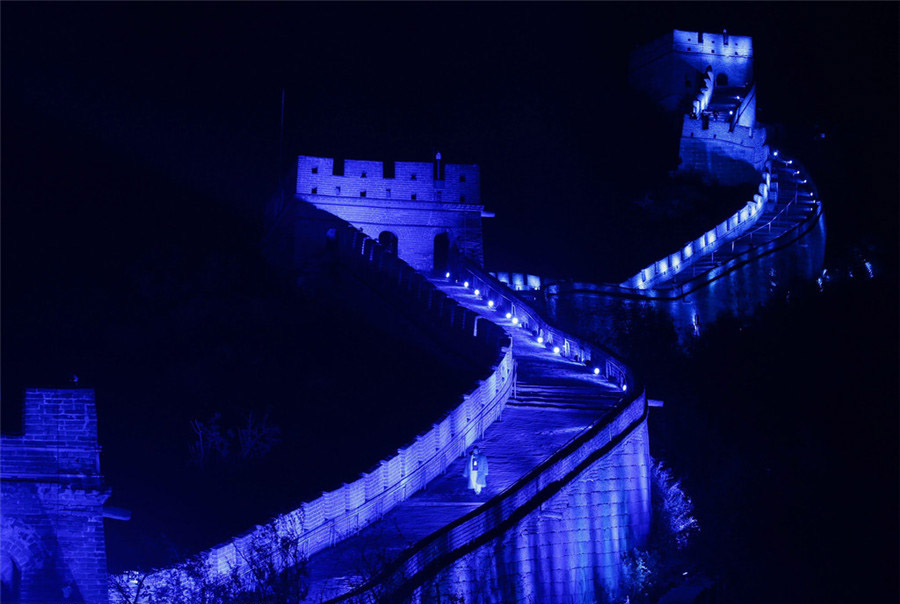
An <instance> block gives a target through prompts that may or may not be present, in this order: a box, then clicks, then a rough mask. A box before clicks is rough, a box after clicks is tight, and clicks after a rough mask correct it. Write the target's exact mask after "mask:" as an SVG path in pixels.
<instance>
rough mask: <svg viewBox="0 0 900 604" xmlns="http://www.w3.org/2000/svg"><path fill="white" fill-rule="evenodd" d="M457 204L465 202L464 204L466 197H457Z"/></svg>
mask: <svg viewBox="0 0 900 604" xmlns="http://www.w3.org/2000/svg"><path fill="white" fill-rule="evenodd" d="M459 202H460V203H465V202H466V196H465V195H460V196H459Z"/></svg>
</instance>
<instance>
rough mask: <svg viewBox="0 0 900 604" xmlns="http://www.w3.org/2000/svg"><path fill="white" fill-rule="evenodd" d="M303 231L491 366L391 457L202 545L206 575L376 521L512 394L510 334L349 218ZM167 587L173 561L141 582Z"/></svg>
mask: <svg viewBox="0 0 900 604" xmlns="http://www.w3.org/2000/svg"><path fill="white" fill-rule="evenodd" d="M295 203H303V202H300V201H295ZM285 220H286V222H285V224H283V225H282V226H281V229H280V230H277V231H276V232H280V233H281V234H282V235H284V236H286V237H289V238H290V237H293V236H296V234H295V231H294V230H293V229H291V228H290V225H291V224H292V222H291V221H290V220H287V219H285ZM311 229H312V231H311V233H315V232H319V235H320V237H321V241H320V242H318V245H320V246H321V247H322V248H324V249H325V251H326V253H328V254H332V255H334V257H335V258H337V259H339V260H340V261H341V262H342V263H343V264H344V265H345V266H346V267H347V268H348V270H350V271H351V272H353V273H355V274H356V275H357V276H358V277H359V278H360V280H362V281H363V282H365V283H366V284H367V285H368V286H370V287H372V288H374V289H375V290H376V291H378V292H379V293H380V294H381V295H382V296H384V297H385V298H386V299H388V300H389V301H391V302H393V303H394V304H396V305H398V306H399V307H401V308H403V309H404V310H405V311H407V312H408V313H409V316H410V317H411V318H412V319H413V320H415V321H416V322H418V323H425V322H427V323H429V324H430V325H431V326H432V327H433V328H435V329H438V330H440V331H442V332H446V333H449V334H450V335H449V340H450V341H455V342H456V343H457V344H458V343H460V342H463V343H465V345H467V346H468V348H469V349H470V350H473V349H478V348H485V347H487V348H488V349H491V350H493V351H494V352H495V354H496V363H495V365H494V366H493V367H492V368H491V370H490V374H489V375H488V376H487V378H486V379H484V380H482V381H481V382H479V384H478V386H477V387H476V388H475V389H473V390H472V391H471V392H469V393H468V394H466V395H465V396H463V401H462V403H460V405H458V406H457V407H456V408H455V409H453V410H452V411H451V412H449V413H448V414H446V415H445V416H444V417H443V418H441V419H440V420H439V421H438V422H437V423H435V424H434V426H433V428H432V429H431V430H429V431H427V432H425V433H423V434H420V435H418V436H417V437H415V439H414V440H413V441H412V442H411V443H410V444H409V445H408V446H406V447H403V448H401V449H398V451H397V455H395V456H393V457H391V458H390V459H386V460H383V461H382V462H381V463H379V464H378V465H377V466H376V467H374V468H372V469H370V470H369V471H368V472H363V473H362V474H361V475H360V476H359V478H358V479H357V480H355V481H353V482H352V483H349V484H344V485H343V486H342V487H340V488H339V489H336V490H334V491H330V492H324V493H322V496H321V497H319V498H317V499H315V500H313V501H310V502H306V503H303V504H301V505H300V506H299V507H298V508H297V509H295V510H293V511H291V512H288V513H286V514H283V515H280V516H278V517H276V518H274V519H271V520H270V521H269V522H268V523H267V524H266V525H265V526H263V527H257V528H256V529H253V530H251V531H248V532H247V533H245V534H243V535H239V536H236V537H235V538H234V539H233V540H231V541H229V542H227V543H223V544H221V545H218V546H216V547H213V548H211V549H210V550H207V551H206V552H203V553H202V554H201V557H202V559H203V561H204V565H205V572H206V575H207V577H208V578H216V577H222V578H224V577H226V576H227V575H229V574H230V573H231V572H232V569H235V568H236V569H237V571H238V573H239V574H241V575H246V574H247V573H249V572H250V569H249V568H247V567H246V560H247V557H246V556H245V555H242V553H243V552H247V551H249V550H250V549H251V548H253V547H257V546H258V545H259V544H260V537H259V536H260V535H271V534H274V535H276V536H279V537H280V536H284V535H290V536H291V537H292V538H297V539H298V540H299V544H300V548H301V552H302V554H303V555H305V556H309V555H312V554H314V553H315V552H318V551H321V550H322V549H325V548H327V547H330V546H331V545H334V544H335V543H337V542H338V541H340V540H341V539H344V538H346V537H348V536H350V535H352V534H354V533H356V532H357V531H359V530H361V529H362V528H364V527H366V526H368V525H369V524H371V523H373V522H376V521H377V520H379V519H380V518H381V517H382V516H383V515H384V514H385V513H387V512H388V511H389V510H390V509H391V508H392V507H394V506H395V505H397V504H398V503H400V502H401V501H404V500H405V499H407V498H408V497H410V496H411V495H412V494H413V493H415V492H416V491H418V490H420V489H422V488H424V487H425V485H426V484H428V482H430V481H431V480H432V479H434V478H435V477H437V476H438V475H439V474H441V473H442V472H443V471H444V470H445V469H446V468H447V467H448V466H449V465H450V464H451V463H453V462H454V461H455V460H456V459H457V458H458V457H459V456H460V455H463V454H464V453H465V451H466V449H467V448H468V447H470V446H471V445H472V444H473V443H474V442H475V441H476V440H477V439H478V438H480V437H481V435H482V434H483V432H484V430H485V429H487V427H488V426H490V425H491V423H493V422H494V421H496V420H497V419H498V418H499V417H500V414H501V413H502V411H503V408H504V406H505V404H506V401H507V400H508V398H509V396H510V393H511V391H512V384H513V381H514V370H515V366H514V362H513V357H512V350H511V347H510V340H509V337H508V336H507V335H506V334H505V332H504V331H503V329H502V328H500V327H499V326H497V325H494V324H493V323H489V322H487V321H483V320H479V317H478V316H477V315H476V314H475V313H474V312H472V311H470V310H468V309H465V308H463V307H462V306H460V305H459V304H457V303H456V302H455V301H454V300H453V299H451V298H450V297H448V296H447V295H446V294H444V293H443V292H441V291H439V290H438V289H437V288H436V287H435V286H434V285H433V284H432V283H431V282H430V281H428V280H427V279H426V278H425V277H423V276H422V275H421V274H419V273H418V272H416V271H415V270H413V269H412V268H411V267H410V266H409V265H408V264H406V263H405V262H403V261H402V260H400V259H399V258H397V256H396V255H394V254H392V253H390V252H389V251H388V250H387V249H385V248H384V247H383V246H381V245H380V244H378V243H377V242H376V241H374V240H373V239H371V238H369V237H368V236H366V235H365V234H363V233H361V232H360V231H358V230H357V229H355V228H353V227H352V226H350V225H349V224H346V223H341V222H340V221H334V220H331V221H328V220H325V219H324V218H323V219H322V220H321V221H320V222H318V223H316V224H315V225H314V226H313V227H311ZM307 234H310V233H307ZM276 239H280V238H278V237H276ZM287 248H288V250H290V249H292V246H291V245H290V244H288V245H287ZM279 249H281V251H282V252H283V251H284V250H283V249H282V248H279V247H277V246H276V247H275V248H274V251H273V252H272V253H278V250H279ZM270 528H274V529H275V530H274V532H273V531H270V530H269V529H270ZM270 545H271V547H272V552H273V555H272V557H273V559H276V558H277V556H275V555H274V552H275V551H276V550H275V548H276V545H277V544H275V543H271V544H270ZM129 576H131V574H130V573H125V574H123V575H122V577H121V579H125V580H127V578H128V577H129ZM172 585H178V586H180V587H179V589H180V590H182V591H183V592H184V593H186V594H188V599H190V594H191V593H192V592H191V590H192V589H193V586H194V585H195V582H194V581H193V580H192V579H191V577H190V576H188V575H187V574H186V572H185V571H184V569H182V568H180V567H175V568H170V569H162V570H159V571H157V572H154V573H153V574H151V575H150V576H149V577H148V578H147V579H146V581H145V582H144V584H143V587H144V589H145V593H146V594H147V596H148V597H151V598H152V597H155V596H154V594H157V595H158V594H160V593H163V591H164V590H166V589H168V588H169V587H170V586H172ZM110 599H111V600H112V601H114V602H121V601H122V598H121V594H119V593H118V592H115V591H110Z"/></svg>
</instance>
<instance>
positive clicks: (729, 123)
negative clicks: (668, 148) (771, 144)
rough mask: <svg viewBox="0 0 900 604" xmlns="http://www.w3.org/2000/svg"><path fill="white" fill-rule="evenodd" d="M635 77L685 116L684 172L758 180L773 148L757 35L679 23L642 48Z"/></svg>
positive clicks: (636, 84)
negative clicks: (760, 94) (763, 121)
mask: <svg viewBox="0 0 900 604" xmlns="http://www.w3.org/2000/svg"><path fill="white" fill-rule="evenodd" d="M628 77H629V82H630V84H631V86H632V87H633V88H635V89H637V90H639V91H642V92H644V93H646V94H647V95H649V96H650V98H652V99H653V100H654V101H656V102H657V103H658V104H659V105H660V106H661V107H662V108H663V109H665V110H666V111H668V112H671V113H676V114H679V116H681V119H682V133H681V140H680V144H679V151H678V156H679V165H678V171H679V172H680V173H683V174H698V175H700V176H701V177H703V178H704V180H706V181H709V182H713V183H720V184H724V185H737V184H742V183H753V182H757V181H758V177H759V173H760V172H761V171H762V170H763V168H764V166H765V162H766V160H767V159H768V155H769V148H768V146H766V129H765V128H764V127H763V126H762V125H760V124H759V123H757V121H756V85H755V83H754V79H753V40H752V39H751V38H749V37H747V36H732V35H729V34H727V33H721V34H709V33H703V32H689V31H681V30H677V29H676V30H674V31H673V32H672V33H670V34H666V35H665V36H662V37H661V38H658V39H657V40H655V41H653V42H651V43H649V44H646V45H644V46H642V47H640V48H638V49H637V50H635V51H634V52H633V53H632V55H631V60H630V63H629V70H628Z"/></svg>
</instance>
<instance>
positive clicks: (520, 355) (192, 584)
mask: <svg viewBox="0 0 900 604" xmlns="http://www.w3.org/2000/svg"><path fill="white" fill-rule="evenodd" d="M752 58H753V50H752V40H751V39H750V38H748V37H740V36H728V35H727V34H725V33H723V34H705V33H697V32H684V31H678V30H676V31H674V32H673V33H670V34H667V35H666V36H663V37H662V38H660V39H659V40H657V41H655V42H653V43H651V44H648V45H646V46H644V47H643V48H641V49H639V50H638V51H636V52H635V53H634V55H633V58H632V65H631V69H630V74H631V78H632V83H633V84H634V85H635V87H637V88H638V89H641V90H643V91H644V92H646V93H648V94H650V95H651V96H653V97H654V98H655V99H656V100H657V101H658V102H659V103H660V104H661V105H662V106H663V107H665V108H667V109H668V110H670V111H675V112H683V118H682V119H683V127H682V135H681V141H680V155H681V159H682V162H681V166H680V168H679V170H680V171H683V172H685V173H697V174H701V175H703V176H704V177H706V178H709V179H710V180H712V181H721V182H726V183H731V182H748V181H752V182H754V183H758V193H756V194H754V195H753V198H752V200H748V201H747V202H746V204H744V205H743V206H742V207H740V208H738V209H737V211H736V212H735V213H734V214H733V215H732V216H731V217H730V218H729V219H727V220H725V221H724V222H722V223H721V224H718V225H716V226H714V227H712V228H710V229H709V230H708V231H707V232H705V233H703V234H701V235H700V236H699V237H697V238H696V239H693V240H691V241H688V242H686V243H685V245H684V246H682V247H681V248H680V249H678V250H676V251H674V252H673V253H671V254H669V255H667V256H666V257H664V258H662V259H659V260H657V261H656V262H654V263H653V264H651V265H650V266H648V267H646V268H644V269H642V270H641V271H639V272H638V273H636V274H635V275H634V276H633V277H632V278H630V279H628V280H626V281H625V282H623V283H620V284H583V283H565V282H563V283H549V284H548V283H547V282H546V280H544V282H543V283H542V281H541V279H539V278H536V277H532V276H523V275H512V276H510V275H507V274H501V273H496V274H495V275H491V274H488V273H487V272H486V271H485V270H484V269H483V268H482V261H483V257H482V247H481V241H482V235H481V220H482V218H485V217H489V216H490V214H488V213H486V212H485V211H484V208H483V206H482V204H481V198H480V171H479V168H478V166H474V165H456V164H444V163H442V162H441V158H440V156H438V157H437V158H436V160H435V162H420V163H412V162H409V163H407V162H396V163H386V162H369V161H350V160H346V161H335V160H332V159H329V158H316V157H308V156H301V157H300V158H299V160H298V163H297V181H296V194H295V196H294V197H293V198H291V199H288V200H286V202H284V203H278V204H277V205H276V206H275V207H274V209H273V210H272V212H271V214H270V219H271V222H270V225H271V226H270V230H269V231H268V234H267V237H266V241H265V247H266V252H267V255H268V257H269V258H270V259H271V261H272V262H273V263H274V264H278V265H280V266H282V267H284V269H285V272H286V274H288V275H290V273H291V270H292V267H293V266H295V265H296V263H297V262H298V261H299V259H300V258H302V257H304V254H306V253H307V252H308V251H309V250H311V249H315V250H325V251H326V252H327V253H328V254H329V255H330V257H331V258H333V259H334V260H336V261H337V262H339V263H340V264H341V266H343V267H344V268H345V269H346V270H348V271H350V272H352V273H353V274H354V275H355V276H356V277H357V278H358V279H359V280H360V281H361V282H362V283H363V284H365V286H366V287H369V288H371V289H372V290H374V291H376V292H377V293H378V294H379V295H381V296H382V297H384V298H385V299H386V300H388V301H389V302H390V303H391V304H393V305H395V306H396V307H397V308H401V309H402V310H403V312H404V313H405V314H406V315H407V316H408V317H409V318H410V319H411V320H412V321H413V322H414V323H415V324H416V325H417V326H419V327H421V328H422V329H424V330H431V331H435V332H441V333H442V334H443V337H445V338H446V339H447V340H446V341H448V342H451V344H452V345H454V346H459V347H461V348H463V349H465V348H466V347H472V348H474V347H480V348H482V349H486V350H490V351H492V354H493V355H494V358H495V363H494V364H493V366H492V367H491V370H490V374H489V376H488V377H487V378H486V379H484V380H483V381H482V382H481V383H480V384H478V386H477V387H476V388H475V389H474V390H472V391H471V392H469V393H467V394H466V395H465V396H464V397H463V402H462V403H461V404H460V405H459V406H458V407H456V408H455V409H454V410H453V411H451V412H450V413H449V414H447V415H446V416H445V417H442V418H435V424H434V426H433V428H432V429H431V430H428V431H427V432H425V433H422V434H419V435H417V436H416V437H415V438H414V439H411V440H410V442H409V444H408V445H407V446H404V447H402V448H400V449H398V450H397V454H396V455H394V456H392V457H390V458H389V459H385V460H383V461H382V462H381V463H380V464H379V465H378V466H376V467H375V468H372V469H371V470H369V471H366V472H363V473H362V474H360V475H359V477H358V478H357V479H356V480H354V481H352V482H350V483H347V484H345V485H344V486H342V487H341V488H339V489H337V490H334V491H330V492H327V493H323V494H322V496H321V497H319V498H317V499H315V500H313V501H309V502H305V503H302V504H300V505H298V507H297V508H296V509H295V510H293V511H292V512H290V513H287V514H284V515H281V516H278V517H276V518H273V519H269V520H268V521H267V522H266V523H265V524H263V525H260V526H257V527H255V528H253V529H250V530H249V531H247V532H246V533H244V534H242V535H239V536H236V537H235V538H233V539H230V540H228V541H227V542H225V543H222V544H219V545H217V546H215V547H212V548H210V549H208V550H206V551H205V552H202V553H201V558H202V568H203V575H204V579H209V580H215V579H216V578H217V577H224V576H225V575H228V574H234V573H237V574H238V575H241V576H248V575H249V574H250V572H251V570H252V569H250V568H248V566H247V564H246V560H247V551H249V549H250V548H254V547H260V539H261V538H262V537H264V536H270V535H275V536H285V535H289V536H291V537H292V538H295V539H297V540H298V542H299V543H300V544H301V553H302V556H303V558H304V559H305V560H307V561H308V562H307V563H308V565H309V569H310V573H311V575H310V576H311V589H310V594H309V596H308V601H329V602H354V601H360V602H361V601H397V602H401V601H432V600H434V599H435V595H434V594H435V593H436V592H437V593H444V594H454V595H459V596H461V597H463V598H465V600H466V601H482V600H483V601H503V602H533V601H536V602H563V601H584V602H594V601H604V599H614V598H616V597H617V596H618V595H619V594H620V592H621V589H622V587H621V582H622V576H621V572H622V571H621V555H622V554H623V553H625V552H627V551H629V550H630V549H631V548H633V547H635V546H639V545H641V544H643V543H644V541H645V540H646V538H647V534H648V530H649V524H650V480H649V464H650V450H649V435H648V429H647V417H648V409H649V405H648V400H647V398H646V394H645V389H644V385H643V383H642V381H641V379H640V377H639V376H637V375H636V374H635V373H634V371H633V370H632V368H630V367H628V366H626V365H625V363H624V362H623V361H622V360H620V359H619V358H617V357H616V356H615V355H614V354H613V353H611V352H609V351H607V350H604V349H602V348H600V347H597V346H595V345H592V344H590V343H588V342H585V341H582V340H579V339H578V338H576V337H573V336H571V335H570V334H567V333H566V332H564V331H561V330H560V329H558V328H556V327H554V326H553V325H552V324H551V322H550V321H548V320H547V319H546V318H545V316H544V314H543V312H542V311H541V310H539V309H538V308H537V307H536V305H534V304H532V303H530V302H529V301H528V300H527V299H526V298H525V297H523V296H522V295H521V293H517V292H516V291H515V290H526V289H531V288H533V289H537V288H540V287H544V288H545V289H546V290H547V291H548V293H550V294H560V293H565V292H571V291H581V290H589V291H594V292H598V293H601V294H608V295H614V296H628V297H635V298H647V299H655V298H678V297H680V296H684V295H685V294H686V293H689V292H690V291H694V290H695V289H697V288H700V287H703V286H704V285H706V284H708V283H710V282H712V281H714V280H715V279H717V278H719V277H720V276H722V275H723V274H725V273H727V272H729V271H731V270H733V269H734V268H735V267H737V266H739V265H740V264H742V263H745V262H748V261H750V260H752V259H753V258H756V257H758V256H760V255H763V254H766V253H770V252H772V251H774V250H776V249H779V248H780V247H783V246H785V245H788V244H789V243H790V242H792V241H795V240H796V239H797V238H798V237H800V236H801V235H802V234H803V233H804V232H806V231H808V230H809V229H811V228H812V227H813V226H814V225H815V223H816V222H818V220H819V219H820V217H821V213H822V207H821V202H820V201H819V200H818V197H817V195H816V192H815V188H814V186H813V184H812V182H811V180H810V178H809V176H808V175H807V174H805V173H804V172H803V170H802V169H801V168H800V167H799V164H798V163H797V162H796V161H795V160H791V159H788V158H786V157H785V156H784V155H783V154H781V153H779V152H778V151H770V150H769V148H768V146H767V145H766V130H765V128H764V127H762V126H761V125H760V124H758V123H757V122H756V119H755V114H756V109H755V103H756V87H755V82H754V80H753V72H752ZM498 277H499V278H498ZM25 410H26V411H25V412H26V415H25V417H26V421H25V425H24V435H23V436H21V437H7V436H4V437H3V443H2V455H3V500H4V507H3V535H4V538H3V560H4V585H6V582H7V576H8V573H7V569H10V570H9V573H10V574H9V577H10V578H9V581H10V582H11V583H10V584H11V585H12V584H13V583H14V585H15V590H16V591H15V593H16V596H17V597H18V598H20V600H21V601H23V602H30V601H42V600H47V599H52V598H59V597H60V595H61V593H62V594H63V595H66V597H69V595H71V594H72V593H75V594H77V597H78V598H79V599H80V601H84V602H107V601H111V602H125V601H129V600H128V598H126V597H125V596H124V595H123V593H122V592H120V591H115V590H113V591H109V592H108V593H107V591H106V577H105V552H104V551H103V521H102V518H103V515H104V510H103V502H104V501H105V498H106V497H107V496H108V492H109V491H108V489H107V487H105V486H104V485H103V480H102V476H101V474H100V472H99V461H98V460H99V457H98V451H99V449H98V445H97V438H96V417H95V411H94V406H93V392H92V391H90V390H83V389H69V390H57V389H34V390H29V392H28V395H27V397H26V401H25ZM476 443H480V444H481V445H482V446H484V447H485V448H487V449H488V451H489V452H490V454H491V464H492V466H491V468H492V469H491V480H490V482H489V485H490V486H489V489H488V492H487V495H488V497H486V498H483V499H482V500H476V499H473V498H472V497H471V495H470V494H469V493H468V492H466V491H465V489H464V488H461V487H460V484H461V481H460V479H459V476H460V474H461V471H462V465H463V457H464V456H465V454H466V453H467V451H468V450H469V448H470V447H471V446H472V445H474V444H476ZM524 443H527V446H525V445H524ZM107 513H109V512H107ZM56 517H60V518H62V517H64V518H65V522H60V521H58V520H55V518H56ZM385 526H402V528H403V541H402V543H401V542H399V541H398V542H397V543H393V544H388V545H389V547H388V548H387V550H388V554H387V556H386V558H385V564H384V565H383V566H382V567H381V568H380V569H379V570H378V572H376V573H373V574H371V575H368V576H367V575H365V574H363V573H360V572H359V569H358V568H354V567H353V566H352V565H351V564H349V563H348V561H347V560H348V559H347V556H346V555H343V554H345V553H346V551H347V550H348V549H351V548H354V547H355V548H360V547H363V546H365V544H367V543H369V544H371V543H374V542H377V541H378V539H379V535H383V534H384V530H385ZM266 538H269V539H270V542H267V543H262V544H261V545H262V547H263V548H270V551H271V552H272V557H273V558H275V557H276V556H275V550H276V547H277V542H276V541H277V539H275V540H271V538H270V537H266ZM137 577H138V574H137V573H126V574H125V575H122V576H121V577H119V579H121V580H122V581H124V582H125V583H126V584H127V583H129V582H132V583H133V584H134V586H135V589H137V588H138V584H140V585H139V587H140V589H141V590H143V591H142V594H141V595H139V594H137V593H133V594H131V595H132V596H133V597H134V599H135V600H140V597H143V598H144V600H141V601H154V598H155V599H156V600H158V601H164V600H166V598H167V597H170V595H167V594H169V592H167V591H166V590H168V589H171V586H172V585H177V586H178V590H179V591H180V593H179V597H186V598H187V599H188V600H190V599H191V597H190V594H192V593H194V591H193V590H196V589H197V586H198V581H200V579H198V578H197V575H196V574H194V575H191V574H188V573H187V572H186V570H185V569H184V567H182V566H178V567H173V568H169V569H159V570H156V571H154V572H153V573H151V574H149V575H148V576H141V578H140V581H138V579H137ZM10 589H12V588H10ZM61 590H63V591H62V592H61ZM66 590H67V591H66Z"/></svg>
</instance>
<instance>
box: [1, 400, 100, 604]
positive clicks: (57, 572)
mask: <svg viewBox="0 0 900 604" xmlns="http://www.w3.org/2000/svg"><path fill="white" fill-rule="evenodd" d="M23 428H24V430H23V434H22V435H21V436H3V438H2V443H0V461H2V472H0V496H2V499H3V506H2V511H0V524H2V531H3V535H2V540H0V559H2V569H0V570H2V589H3V594H2V600H3V601H4V602H7V601H9V602H86V603H100V602H103V603H104V604H105V603H106V602H107V594H108V591H107V576H106V541H105V538H104V532H103V503H104V502H105V501H106V499H107V498H108V497H109V490H107V489H106V488H105V487H104V486H103V477H102V475H101V474H100V447H99V446H98V445H97V412H96V408H95V405H94V391H93V390H89V389H65V390H58V389H29V390H27V391H26V392H25V407H24V414H23Z"/></svg>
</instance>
